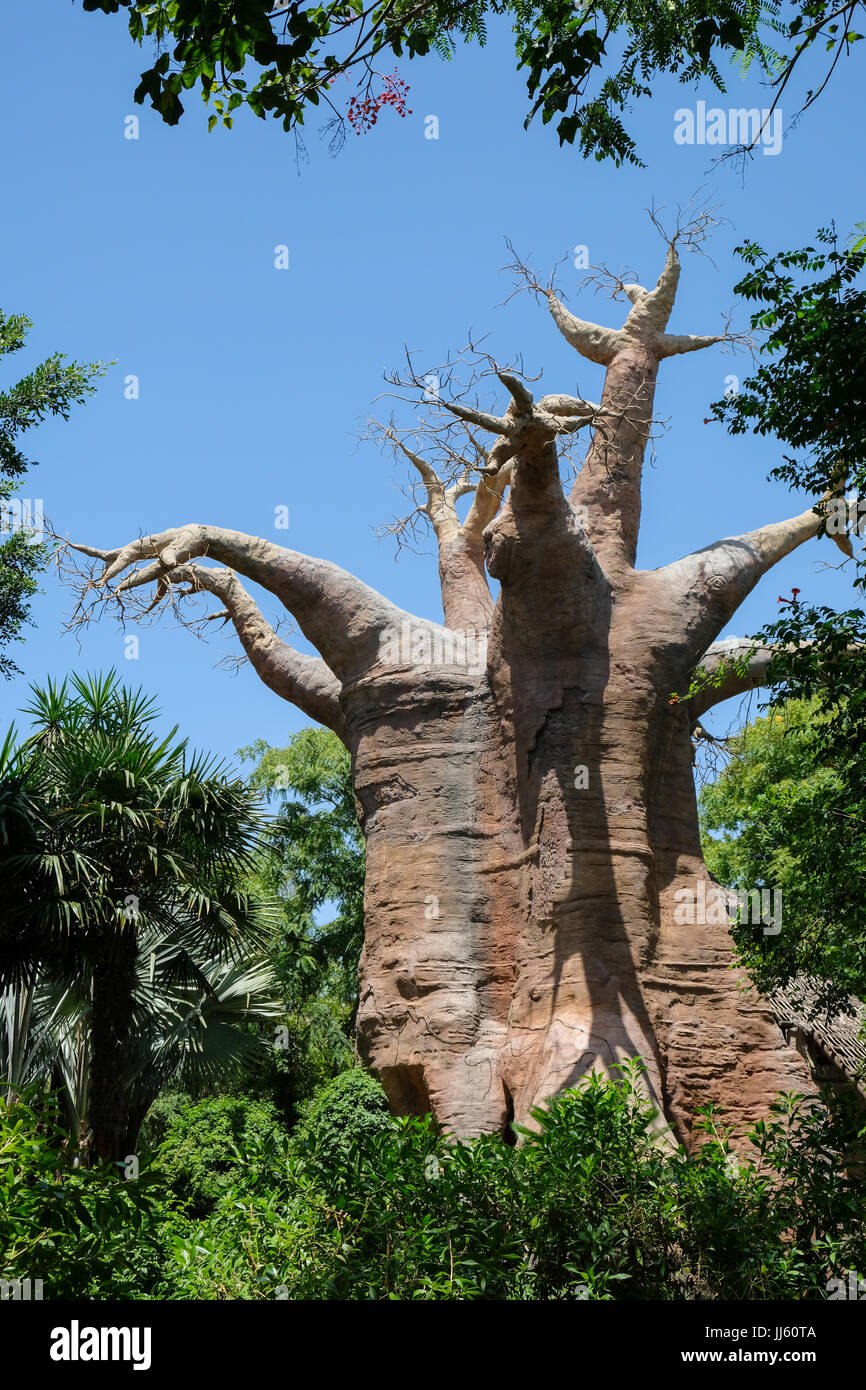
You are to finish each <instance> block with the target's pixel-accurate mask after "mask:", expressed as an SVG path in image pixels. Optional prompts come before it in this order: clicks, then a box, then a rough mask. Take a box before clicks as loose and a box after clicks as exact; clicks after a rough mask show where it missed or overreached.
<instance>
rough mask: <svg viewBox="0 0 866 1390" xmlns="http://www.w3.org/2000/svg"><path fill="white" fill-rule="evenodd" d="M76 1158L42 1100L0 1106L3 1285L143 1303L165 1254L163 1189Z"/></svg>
mask: <svg viewBox="0 0 866 1390" xmlns="http://www.w3.org/2000/svg"><path fill="white" fill-rule="evenodd" d="M74 1153H75V1150H74V1149H71V1148H70V1146H69V1145H68V1141H67V1139H66V1136H65V1134H64V1132H63V1130H62V1129H61V1128H60V1126H59V1125H58V1123H57V1114H56V1109H55V1107H54V1106H53V1104H52V1103H51V1101H50V1099H49V1098H48V1097H46V1096H45V1095H44V1094H43V1095H42V1096H39V1097H37V1095H36V1093H35V1092H34V1091H29V1092H23V1093H22V1094H21V1096H20V1097H16V1098H15V1099H13V1100H12V1102H11V1103H10V1104H8V1105H7V1104H4V1103H2V1102H0V1279H6V1280H12V1279H22V1280H23V1279H42V1280H43V1281H44V1289H43V1296H44V1297H45V1298H46V1299H56V1298H141V1297H145V1296H146V1291H147V1290H148V1289H149V1288H152V1287H153V1286H154V1285H155V1284H156V1283H157V1282H158V1280H159V1278H160V1274H161V1269H162V1266H163V1265H164V1263H165V1261H166V1259H167V1258H168V1251H169V1237H168V1230H169V1227H170V1226H171V1223H172V1215H171V1211H170V1209H169V1208H168V1207H167V1206H165V1205H164V1201H165V1197H166V1195H167V1194H166V1190H165V1188H164V1184H163V1183H162V1180H161V1179H160V1178H159V1177H158V1176H157V1175H156V1174H154V1173H152V1172H145V1171H142V1172H141V1173H140V1175H139V1176H138V1177H137V1178H131V1177H130V1178H126V1177H124V1176H122V1175H121V1174H120V1172H119V1170H118V1168H117V1167H116V1166H115V1165H112V1166H111V1167H110V1168H98V1169H87V1168H76V1167H73V1158H74Z"/></svg>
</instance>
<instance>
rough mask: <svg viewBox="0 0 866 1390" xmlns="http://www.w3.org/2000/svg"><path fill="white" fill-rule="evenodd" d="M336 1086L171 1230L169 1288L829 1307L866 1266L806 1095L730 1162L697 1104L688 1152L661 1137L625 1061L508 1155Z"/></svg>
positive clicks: (863, 1214)
mask: <svg viewBox="0 0 866 1390" xmlns="http://www.w3.org/2000/svg"><path fill="white" fill-rule="evenodd" d="M350 1075H351V1076H354V1074H350ZM338 1080H339V1081H341V1082H342V1086H341V1087H339V1089H338V1090H337V1093H336V1095H335V1094H334V1091H333V1088H334V1086H336V1083H332V1085H331V1086H329V1087H328V1088H327V1089H326V1091H325V1092H323V1093H322V1094H321V1095H320V1096H319V1098H318V1099H317V1101H316V1103H315V1105H314V1106H313V1107H311V1110H310V1114H309V1116H308V1119H307V1124H306V1128H305V1130H304V1132H303V1133H302V1134H301V1135H299V1137H298V1141H297V1142H295V1141H293V1142H292V1143H291V1144H290V1145H289V1146H288V1148H287V1149H286V1150H284V1151H283V1152H282V1153H280V1154H279V1155H275V1154H274V1153H271V1154H266V1153H264V1152H262V1151H259V1152H258V1153H254V1154H251V1155H250V1156H249V1158H248V1160H247V1163H246V1166H245V1168H244V1169H243V1171H240V1170H239V1171H238V1172H237V1174H236V1178H235V1182H234V1185H233V1187H232V1188H231V1189H230V1190H228V1191H227V1192H226V1193H225V1194H224V1196H223V1198H222V1199H221V1200H220V1202H219V1204H218V1205H217V1207H216V1209H215V1211H214V1212H213V1215H212V1216H211V1217H210V1218H209V1219H208V1220H207V1221H206V1222H204V1223H202V1224H201V1225H200V1226H199V1227H197V1228H196V1230H195V1231H194V1232H191V1233H190V1234H189V1235H188V1236H186V1237H180V1238H178V1240H177V1241H176V1242H175V1249H174V1258H175V1262H176V1266H177V1272H176V1274H175V1275H174V1276H173V1277H174V1280H175V1285H176V1288H177V1290H178V1291H177V1293H176V1294H175V1296H177V1297H187V1298H216V1297H225V1296H228V1297H243V1298H266V1297H283V1298H292V1299H316V1300H321V1299H368V1298H374V1299H383V1298H384V1299H395V1298H396V1299H426V1300H442V1299H459V1300H468V1299H479V1298H480V1299H501V1300H528V1299H545V1300H547V1299H556V1300H560V1299H593V1300H597V1299H617V1300H635V1299H662V1300H684V1299H710V1298H712V1299H786V1300H787V1299H804V1298H807V1299H808V1298H812V1299H822V1298H825V1297H826V1294H827V1280H828V1278H829V1277H831V1276H832V1275H834V1274H835V1273H836V1272H837V1271H844V1270H855V1271H859V1272H861V1273H862V1272H863V1271H864V1270H866V1246H864V1229H866V1193H864V1190H863V1186H862V1184H860V1183H858V1182H856V1181H855V1180H852V1179H850V1178H849V1177H848V1176H847V1175H846V1173H845V1171H844V1169H843V1168H842V1166H841V1165H840V1163H839V1161H838V1154H839V1152H840V1139H841V1136H840V1135H839V1134H838V1132H837V1131H836V1129H835V1128H834V1126H835V1125H836V1121H835V1120H834V1119H833V1118H832V1117H830V1116H828V1115H827V1114H826V1113H824V1112H823V1111H821V1110H820V1109H819V1108H810V1107H809V1105H807V1104H806V1103H805V1102H804V1101H803V1099H802V1098H797V1097H784V1098H782V1099H781V1100H780V1101H779V1103H778V1105H777V1107H776V1109H775V1111H774V1114H773V1116H772V1117H771V1119H770V1120H769V1121H767V1122H766V1123H765V1124H762V1125H759V1126H757V1127H756V1129H755V1132H754V1135H753V1154H752V1157H751V1158H750V1159H749V1160H748V1161H745V1160H742V1159H741V1160H739V1161H735V1160H734V1157H733V1155H732V1153H731V1150H730V1147H729V1144H728V1142H727V1139H726V1138H725V1136H724V1135H723V1134H720V1133H718V1132H717V1130H716V1128H715V1123H714V1120H713V1117H712V1115H711V1114H710V1113H709V1112H708V1113H707V1114H706V1115H705V1116H704V1117H703V1119H702V1122H701V1123H702V1125H703V1127H704V1130H705V1133H706V1139H705V1142H704V1144H703V1145H702V1147H701V1148H700V1149H699V1151H698V1152H697V1153H696V1154H694V1155H692V1156H689V1155H686V1154H685V1153H684V1152H683V1151H682V1150H676V1149H675V1148H674V1147H673V1146H671V1145H664V1144H663V1143H661V1142H660V1141H659V1137H658V1132H657V1129H656V1127H655V1125H654V1121H655V1112H654V1111H653V1109H652V1107H651V1106H650V1105H649V1104H647V1102H646V1100H645V1097H644V1094H643V1093H642V1090H641V1088H640V1085H639V1068H638V1067H637V1066H634V1067H627V1068H624V1069H623V1075H622V1077H621V1079H620V1080H618V1081H615V1082H612V1081H607V1080H604V1079H602V1078H600V1077H598V1076H591V1077H589V1078H587V1079H585V1080H584V1081H583V1082H581V1084H580V1085H579V1086H578V1087H577V1088H576V1089H575V1090H573V1091H570V1092H567V1093H565V1094H563V1095H561V1096H558V1097H557V1098H556V1099H554V1100H552V1101H551V1102H550V1103H549V1106H548V1107H547V1108H546V1109H544V1110H539V1111H536V1112H535V1115H534V1119H535V1126H536V1128H535V1130H534V1132H533V1133H532V1134H529V1133H527V1132H523V1134H522V1142H521V1144H520V1145H519V1146H518V1147H513V1146H509V1145H507V1144H505V1143H503V1142H502V1140H501V1139H500V1138H499V1137H498V1136H485V1137H482V1138H480V1139H475V1140H472V1141H471V1142H468V1143H449V1142H448V1140H447V1136H444V1135H443V1134H441V1133H440V1132H439V1130H438V1128H437V1127H436V1126H435V1125H434V1124H433V1122H432V1120H431V1119H430V1118H429V1117H426V1118H424V1119H409V1120H390V1121H389V1120H387V1119H386V1118H385V1117H384V1112H383V1110H382V1109H381V1108H377V1106H376V1104H375V1100H376V1099H378V1100H379V1101H380V1102H381V1096H380V1095H379V1093H378V1092H377V1091H376V1090H375V1089H374V1087H373V1086H372V1085H368V1086H367V1087H366V1089H365V1090H362V1088H363V1087H364V1081H363V1080H362V1079H355V1080H354V1082H352V1083H350V1081H349V1076H344V1077H342V1078H338ZM364 1096H366V1097H368V1098H369V1099H370V1100H371V1101H372V1102H373V1105H372V1114H371V1115H369V1116H368V1115H366V1114H365V1111H364V1107H363V1105H360V1104H357V1103H354V1104H353V1103H352V1101H353V1097H354V1099H355V1101H357V1100H359V1099H361V1098H363V1097H364ZM368 1120H371V1121H372V1123H370V1125H369V1128H368V1129H365V1126H366V1125H367V1123H368ZM861 1123H862V1121H861ZM353 1134H354V1137H353Z"/></svg>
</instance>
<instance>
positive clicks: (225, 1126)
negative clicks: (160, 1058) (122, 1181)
mask: <svg viewBox="0 0 866 1390" xmlns="http://www.w3.org/2000/svg"><path fill="white" fill-rule="evenodd" d="M164 1117H165V1119H166V1125H165V1137H164V1139H163V1141H162V1143H161V1144H160V1145H159V1148H158V1149H157V1150H156V1153H155V1156H154V1157H155V1162H156V1166H157V1168H158V1169H159V1171H160V1172H161V1173H162V1174H163V1175H164V1177H165V1179H166V1180H167V1182H168V1183H169V1184H170V1186H171V1188H172V1190H173V1191H174V1192H175V1194H176V1195H177V1197H178V1198H179V1199H180V1201H181V1202H182V1203H183V1204H184V1207H185V1209H186V1210H187V1211H188V1213H189V1214H190V1215H191V1216H194V1217H200V1216H203V1215H205V1214H206V1213H207V1212H208V1211H210V1210H211V1208H212V1207H213V1205H214V1203H215V1202H216V1201H217V1199H218V1198H219V1197H221V1196H222V1194H223V1193H224V1192H225V1191H227V1190H228V1189H229V1188H230V1187H231V1185H232V1184H233V1183H234V1182H235V1180H236V1179H237V1177H238V1175H239V1174H241V1173H242V1172H243V1169H244V1153H245V1151H246V1150H247V1149H250V1148H251V1147H252V1148H259V1147H264V1148H265V1149H267V1148H268V1146H270V1145H272V1144H274V1143H278V1142H279V1141H280V1139H281V1138H284V1137H285V1136H284V1131H283V1128H282V1125H281V1123H280V1119H279V1115H278V1114H277V1111H276V1110H275V1108H274V1106H273V1105H271V1104H270V1103H269V1102H268V1101H264V1100H255V1099H251V1098H250V1097H248V1096H210V1097H208V1098H206V1099H205V1100H199V1101H189V1100H187V1101H180V1102H178V1098H177V1097H173V1098H172V1099H171V1102H170V1104H169V1105H167V1106H166V1109H165V1116H164ZM162 1119H163V1115H157V1116H156V1117H155V1121H156V1124H157V1125H158V1124H159V1123H160V1121H161V1120H162Z"/></svg>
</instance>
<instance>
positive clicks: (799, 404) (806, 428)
mask: <svg viewBox="0 0 866 1390" xmlns="http://www.w3.org/2000/svg"><path fill="white" fill-rule="evenodd" d="M816 241H817V243H818V245H817V247H815V246H805V247H803V248H801V249H800V250H795V251H779V252H777V253H776V254H775V255H773V256H770V255H768V254H767V252H766V251H764V250H763V248H762V247H760V246H759V245H758V244H757V243H756V242H746V243H744V244H743V245H742V246H739V247H737V255H738V256H740V258H741V259H742V260H743V261H745V263H746V264H747V265H748V266H749V267H751V269H750V270H749V271H748V273H747V274H746V275H745V276H744V277H743V278H742V279H741V280H740V281H739V282H738V284H737V285H735V287H734V288H735V291H736V293H737V294H741V295H742V296H743V297H744V299H747V300H750V301H752V302H754V303H756V304H757V306H758V307H757V308H756V309H755V311H754V313H753V314H752V318H751V326H752V328H753V330H755V332H756V333H757V334H758V335H760V338H761V363H760V366H759V368H758V370H757V372H756V373H755V375H754V376H752V377H750V378H749V379H748V380H747V381H745V382H744V383H743V384H742V386H741V388H740V390H739V392H738V393H737V394H736V395H735V396H732V397H731V398H730V399H725V400H721V401H717V402H716V403H715V404H714V406H713V412H714V414H715V416H716V418H717V419H719V420H724V421H726V422H727V424H728V428H729V429H730V432H731V433H732V434H744V433H746V432H747V431H752V432H753V433H755V434H762V435H765V434H772V435H774V436H775V437H776V438H777V439H779V440H781V442H782V443H783V444H786V445H789V446H790V448H791V449H793V450H795V451H796V454H797V456H796V457H794V456H790V457H789V456H784V457H783V461H782V463H780V464H779V465H778V466H777V467H776V468H774V469H772V471H771V474H770V476H771V477H773V478H779V479H781V480H782V481H784V482H787V483H789V484H790V485H791V486H792V487H798V488H804V489H805V490H806V491H807V492H809V493H811V494H812V495H813V496H815V497H816V499H820V498H821V497H822V496H823V495H824V493H825V492H828V491H829V492H830V493H831V494H832V495H834V496H840V495H844V489H845V487H846V486H854V487H856V488H857V489H858V490H859V491H860V492H861V493H863V492H866V396H864V391H863V381H864V371H866V288H864V287H863V286H862V285H858V284H857V281H858V280H859V279H860V278H861V277H862V272H863V269H864V267H866V248H864V247H863V246H860V248H859V249H857V248H856V247H848V248H845V247H840V246H839V245H838V242H837V238H836V233H835V230H834V229H833V228H832V227H830V228H822V229H821V230H820V231H819V232H818V234H817V237H816Z"/></svg>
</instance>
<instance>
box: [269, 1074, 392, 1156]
mask: <svg viewBox="0 0 866 1390" xmlns="http://www.w3.org/2000/svg"><path fill="white" fill-rule="evenodd" d="M391 1127H392V1126H391V1115H390V1112H389V1110H388V1100H387V1097H386V1095H385V1092H384V1091H383V1090H382V1087H381V1086H380V1084H379V1082H378V1081H376V1080H375V1078H374V1077H372V1076H371V1075H370V1074H369V1072H366V1071H362V1070H361V1069H360V1067H356V1068H354V1069H353V1070H351V1071H344V1072H342V1073H341V1074H340V1075H339V1076H336V1077H335V1078H334V1080H333V1081H330V1082H329V1083H328V1084H327V1085H326V1086H323V1087H322V1088H321V1090H319V1091H317V1092H316V1094H315V1096H314V1097H313V1099H312V1101H311V1102H310V1104H309V1105H308V1106H307V1107H306V1110H305V1113H304V1116H303V1119H302V1121H301V1123H300V1124H299V1126H298V1128H297V1129H296V1131H295V1134H294V1136H293V1143H294V1146H295V1148H296V1149H297V1151H298V1152H299V1153H303V1154H306V1155H307V1156H308V1157H310V1158H312V1157H313V1156H315V1158H316V1160H317V1161H318V1163H319V1164H320V1165H322V1166H323V1167H327V1166H330V1165H337V1166H342V1165H343V1164H344V1163H345V1162H346V1161H347V1160H349V1159H351V1158H352V1157H353V1156H354V1155H355V1154H356V1153H357V1152H358V1150H359V1149H361V1148H363V1147H364V1145H365V1144H367V1143H368V1142H369V1141H370V1140H371V1139H373V1138H374V1137H375V1136H376V1135H378V1134H383V1133H385V1132H387V1131H388V1130H390V1129H391Z"/></svg>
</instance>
